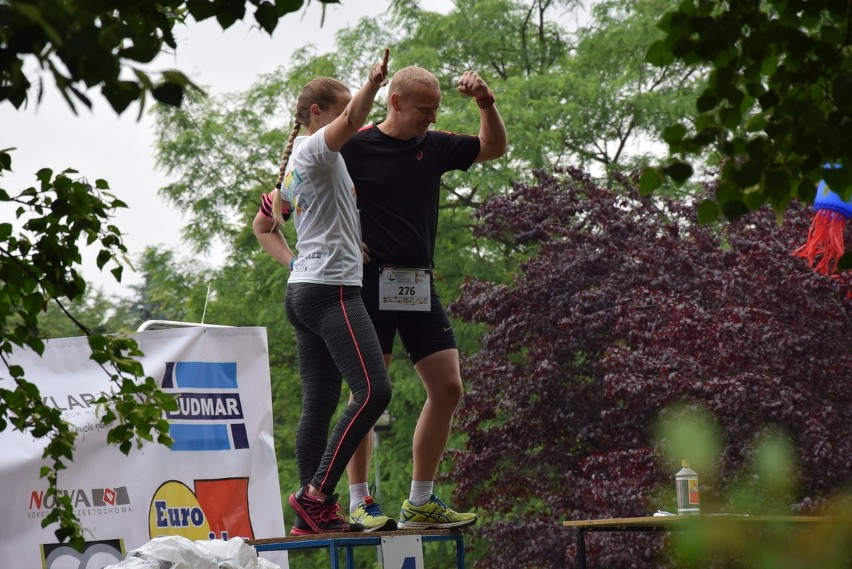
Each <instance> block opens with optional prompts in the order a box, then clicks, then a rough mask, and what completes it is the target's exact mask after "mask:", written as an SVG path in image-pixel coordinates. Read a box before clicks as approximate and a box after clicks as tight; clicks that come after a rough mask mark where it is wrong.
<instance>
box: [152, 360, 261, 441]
mask: <svg viewBox="0 0 852 569" xmlns="http://www.w3.org/2000/svg"><path fill="white" fill-rule="evenodd" d="M162 389H163V391H166V392H169V391H174V392H175V393H176V395H177V396H178V401H177V402H178V410H177V411H174V412H172V413H169V414H168V420H169V424H170V428H169V434H170V435H171V437H172V439H173V440H174V444H173V445H172V450H174V451H182V450H231V449H243V448H249V442H248V436H247V435H246V423H245V417H244V416H243V405H242V402H241V401H240V392H239V389H238V387H237V363H236V362H166V373H165V375H164V376H163V384H162Z"/></svg>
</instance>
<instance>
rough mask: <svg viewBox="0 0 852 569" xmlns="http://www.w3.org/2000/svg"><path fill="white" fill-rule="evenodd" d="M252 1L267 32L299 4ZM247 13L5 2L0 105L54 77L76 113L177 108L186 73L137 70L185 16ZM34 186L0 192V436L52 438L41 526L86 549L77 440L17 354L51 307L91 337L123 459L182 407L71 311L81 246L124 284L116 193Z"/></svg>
mask: <svg viewBox="0 0 852 569" xmlns="http://www.w3.org/2000/svg"><path fill="white" fill-rule="evenodd" d="M330 1H331V0H321V2H324V3H326V2H330ZM248 4H249V5H252V6H254V8H255V10H254V14H253V15H254V18H255V20H256V21H257V22H258V24H260V26H261V27H262V28H263V29H265V30H266V31H271V30H273V29H274V28H275V27H276V24H277V22H278V19H279V18H280V17H281V16H283V15H284V14H285V13H287V12H292V11H294V10H297V9H298V8H299V7H300V6H301V5H302V2H301V1H299V0H295V1H293V0H280V1H276V2H274V3H273V2H270V1H267V0H250V1H249V3H248ZM245 10H246V3H245V2H212V1H207V0H200V1H190V2H185V1H177V0H175V1H170V2H157V3H151V2H142V1H140V2H129V3H128V2H123V3H120V5H117V4H109V3H97V2H95V3H91V2H88V3H86V2H83V3H80V2H77V3H69V2H63V1H60V0H47V1H44V2H37V3H36V2H30V1H24V0H10V1H5V2H0V104H3V103H4V102H8V103H9V104H12V105H14V106H15V107H16V108H19V107H21V105H23V104H24V103H26V102H28V101H30V100H32V99H35V100H36V101H38V100H39V99H40V98H41V94H42V93H43V91H44V89H45V87H44V85H43V83H42V74H43V73H47V74H49V75H50V76H52V78H53V80H54V82H55V84H56V87H57V88H58V89H59V91H60V93H61V94H62V96H63V97H64V98H65V100H66V101H67V102H68V104H69V106H70V108H71V110H73V111H76V104H77V103H83V104H84V105H86V106H91V101H90V98H89V90H91V89H94V88H97V87H99V88H100V90H101V95H102V96H103V97H104V98H105V99H106V100H107V101H108V102H109V103H110V105H111V106H112V108H113V109H114V110H115V111H116V112H118V113H121V112H122V111H124V110H125V109H126V108H127V107H128V106H129V105H130V104H131V103H132V102H134V101H138V102H139V108H140V113H141V112H142V110H143V109H144V104H145V101H146V97H147V95H148V94H149V93H150V94H151V95H152V96H153V97H154V98H155V99H156V100H157V101H160V102H163V103H167V104H173V105H177V104H179V103H180V102H181V101H182V99H183V96H184V92H185V90H186V89H187V87H189V86H190V83H189V82H188V81H187V79H186V76H185V75H184V74H182V73H180V72H179V71H175V70H169V71H164V72H163V73H162V74H161V76H160V77H159V78H158V79H157V80H156V81H155V80H154V79H152V78H151V76H150V74H149V73H148V72H146V71H144V70H142V69H141V68H140V67H139V66H138V64H144V63H148V62H150V61H151V60H152V59H153V58H154V57H155V56H156V55H158V54H159V53H161V52H162V51H163V49H165V48H166V47H168V48H172V49H174V48H175V47H176V44H175V40H174V36H173V34H172V30H173V29H174V26H175V25H177V24H180V23H184V22H186V21H188V18H190V17H191V18H192V19H194V20H203V19H206V18H209V17H216V18H217V20H218V22H219V24H220V25H221V26H222V27H223V28H227V27H229V26H230V25H231V24H233V23H234V22H235V21H237V20H240V19H242V18H244V17H245V15H246V13H245ZM11 150H13V149H0V175H2V174H3V172H5V171H10V170H11V165H12V155H11ZM36 179H37V180H38V185H37V186H35V187H31V188H26V189H24V190H22V191H19V192H15V191H7V190H6V189H3V188H0V207H3V208H4V209H6V208H8V209H9V210H14V212H15V221H14V222H11V223H10V222H3V223H0V275H2V282H3V287H2V291H0V358H2V360H3V363H4V364H5V367H6V369H7V372H8V378H9V379H10V383H9V386H10V388H6V387H4V388H2V389H0V430H3V429H6V428H9V427H10V426H11V427H12V428H15V429H18V430H21V431H23V432H26V433H29V434H31V435H33V436H35V437H38V438H41V437H47V439H48V440H49V443H48V445H47V446H46V448H45V451H44V458H45V459H46V460H47V463H48V466H45V467H44V468H43V469H42V476H44V477H45V478H46V479H47V480H48V495H50V496H54V497H56V501H57V504H58V506H57V507H56V508H54V509H53V510H52V511H51V512H50V514H49V515H48V516H46V517H45V519H44V520H43V522H42V523H43V525H44V526H45V527H47V526H49V525H51V524H54V523H58V529H57V531H56V536H57V538H58V539H59V540H60V541H64V540H66V539H68V540H70V541H71V543H72V544H74V545H75V546H77V547H82V545H83V541H84V540H83V534H82V530H83V528H82V527H81V526H80V524H79V521H78V520H77V517H76V514H75V512H74V507H73V504H72V503H71V500H70V498H69V497H68V496H58V495H57V477H58V473H59V471H60V470H62V469H63V468H64V467H65V464H66V463H67V461H69V460H72V458H73V452H74V440H75V433H74V432H73V431H72V430H70V428H69V425H68V424H67V423H66V422H65V421H64V420H63V419H62V416H61V414H60V413H59V411H58V410H56V409H52V408H50V407H48V406H46V405H45V404H44V403H43V402H42V400H41V397H40V396H39V392H38V388H37V387H36V386H35V385H34V384H32V383H31V382H29V381H27V379H26V370H24V369H22V368H21V367H20V366H17V365H11V364H10V361H9V356H10V354H11V353H12V352H13V350H15V349H22V348H27V349H31V350H33V351H34V352H36V353H42V351H43V350H44V341H45V338H46V335H45V334H44V331H43V330H42V329H41V328H40V322H43V323H45V324H49V322H48V321H47V320H44V319H43V318H42V316H41V315H42V313H43V311H44V310H45V309H46V308H47V307H48V305H50V304H53V305H54V308H53V310H54V311H55V310H59V311H61V312H62V313H63V314H65V315H66V316H67V317H68V318H69V319H70V320H71V321H72V322H74V325H75V326H76V327H77V331H78V333H83V334H86V335H87V336H88V337H89V345H90V347H91V349H92V356H91V357H92V359H93V360H94V361H96V362H97V363H98V364H100V365H101V366H102V367H103V368H104V372H105V373H107V375H108V376H109V377H110V378H111V380H112V381H113V382H114V383H115V384H116V392H115V394H114V395H112V396H111V397H109V398H108V399H106V398H105V399H102V400H101V401H100V403H101V404H102V405H103V417H102V418H103V422H104V423H105V424H106V425H110V426H111V429H110V431H109V435H108V440H109V442H110V443H113V444H116V445H118V446H119V448H120V449H121V450H122V451H123V452H125V453H127V452H129V451H130V449H131V448H132V446H133V443H134V442H135V443H137V444H142V443H143V441H154V440H156V441H158V442H161V443H168V442H169V440H170V439H169V437H168V424H167V422H166V421H165V419H164V417H163V411H164V410H171V409H174V408H176V407H175V403H174V401H173V399H172V398H171V397H170V396H167V395H165V394H163V393H162V392H160V390H159V389H158V387H157V385H156V382H155V381H154V380H153V379H152V378H149V377H147V378H146V377H144V373H143V370H142V367H141V364H140V363H139V361H138V359H137V358H138V356H141V355H142V354H141V353H140V352H139V350H138V346H137V345H136V342H135V341H133V340H132V339H130V338H128V337H126V336H117V335H116V336H112V335H105V334H103V333H102V332H97V331H96V330H95V329H93V328H89V327H88V325H87V323H88V322H89V320H88V319H87V320H86V322H84V321H82V320H79V319H77V318H76V317H75V316H74V315H73V314H72V313H71V312H70V310H69V307H70V306H72V305H73V303H75V302H76V303H82V304H83V305H85V302H86V300H85V297H84V295H85V292H86V283H85V281H84V280H83V278H82V276H81V275H80V272H79V268H80V264H81V260H82V254H81V248H82V247H84V246H85V247H89V246H95V247H97V248H98V249H97V253H96V257H97V264H98V267H99V268H101V269H103V268H105V267H106V268H108V269H109V270H110V271H111V272H112V274H113V275H114V277H115V278H116V279H117V280H120V279H121V271H122V266H123V265H124V263H125V262H126V259H125V254H126V248H125V246H124V244H123V242H122V240H121V233H120V231H119V229H118V228H117V227H115V226H114V225H111V224H110V219H111V217H112V215H113V212H114V210H115V209H116V208H121V207H126V206H125V204H123V203H122V202H121V201H119V200H117V199H115V198H114V196H112V195H111V194H110V193H109V186H108V184H107V182H105V181H104V180H97V181H96V182H95V183H94V184H91V183H89V182H88V181H87V180H86V179H85V178H84V177H82V176H78V175H77V173H76V172H74V171H66V172H62V173H59V174H56V175H54V173H53V172H52V171H50V170H47V169H44V170H41V171H39V172H38V173H37V174H36ZM78 306H80V304H78ZM40 318H42V320H41V321H40ZM51 318H52V316H51ZM91 322H92V323H93V324H94V322H95V321H94V320H92V321H91ZM54 329H56V330H58V329H59V327H55V328H54ZM67 332H68V330H67V328H65V329H63V333H67ZM4 385H5V384H4Z"/></svg>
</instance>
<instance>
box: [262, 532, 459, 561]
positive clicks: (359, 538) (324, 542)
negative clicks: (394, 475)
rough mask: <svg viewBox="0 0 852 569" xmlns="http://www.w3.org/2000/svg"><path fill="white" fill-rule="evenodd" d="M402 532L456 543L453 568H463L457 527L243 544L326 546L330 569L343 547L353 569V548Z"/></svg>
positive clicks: (280, 548) (277, 548) (425, 540)
mask: <svg viewBox="0 0 852 569" xmlns="http://www.w3.org/2000/svg"><path fill="white" fill-rule="evenodd" d="M403 535H418V536H420V538H421V540H422V542H423V543H429V542H434V541H455V542H456V567H457V569H464V537H463V534H462V532H461V531H460V530H453V529H444V530H441V529H435V530H433V529H427V530H397V531H374V532H364V533H324V534H317V535H306V536H291V537H272V538H267V539H251V540H246V543H247V544H249V545H251V546H253V547H254V548H255V550H256V551H258V552H260V551H292V550H296V549H318V548H327V549H328V553H329V557H330V558H331V569H338V567H339V555H338V551H337V549H338V548H339V547H344V548H345V549H346V568H347V569H353V567H354V555H353V552H352V548H353V547H359V546H365V545H373V546H381V544H382V538H383V537H398V536H403Z"/></svg>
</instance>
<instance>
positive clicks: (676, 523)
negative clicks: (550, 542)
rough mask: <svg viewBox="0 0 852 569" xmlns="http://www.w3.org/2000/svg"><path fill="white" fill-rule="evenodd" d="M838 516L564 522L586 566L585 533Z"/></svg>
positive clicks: (804, 522) (821, 520)
mask: <svg viewBox="0 0 852 569" xmlns="http://www.w3.org/2000/svg"><path fill="white" fill-rule="evenodd" d="M836 521H837V520H836V519H835V518H828V517H814V516H810V517H809V516H749V515H737V514H711V515H698V516H649V517H645V518H611V519H597V520H571V521H567V522H562V525H563V526H564V527H566V528H575V529H576V530H577V563H578V565H579V567H580V569H586V533H587V532H593V531H595V532H619V531H678V530H683V529H687V528H692V527H696V526H697V525H698V526H701V525H705V526H710V525H713V524H739V525H743V526H751V527H783V526H812V525H815V524H825V523H830V522H836Z"/></svg>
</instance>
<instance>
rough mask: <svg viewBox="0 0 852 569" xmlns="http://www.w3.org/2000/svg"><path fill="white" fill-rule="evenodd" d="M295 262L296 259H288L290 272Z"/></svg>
mask: <svg viewBox="0 0 852 569" xmlns="http://www.w3.org/2000/svg"><path fill="white" fill-rule="evenodd" d="M295 262H296V257H290V271H291V272H292V271H293V264H294V263H295Z"/></svg>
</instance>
